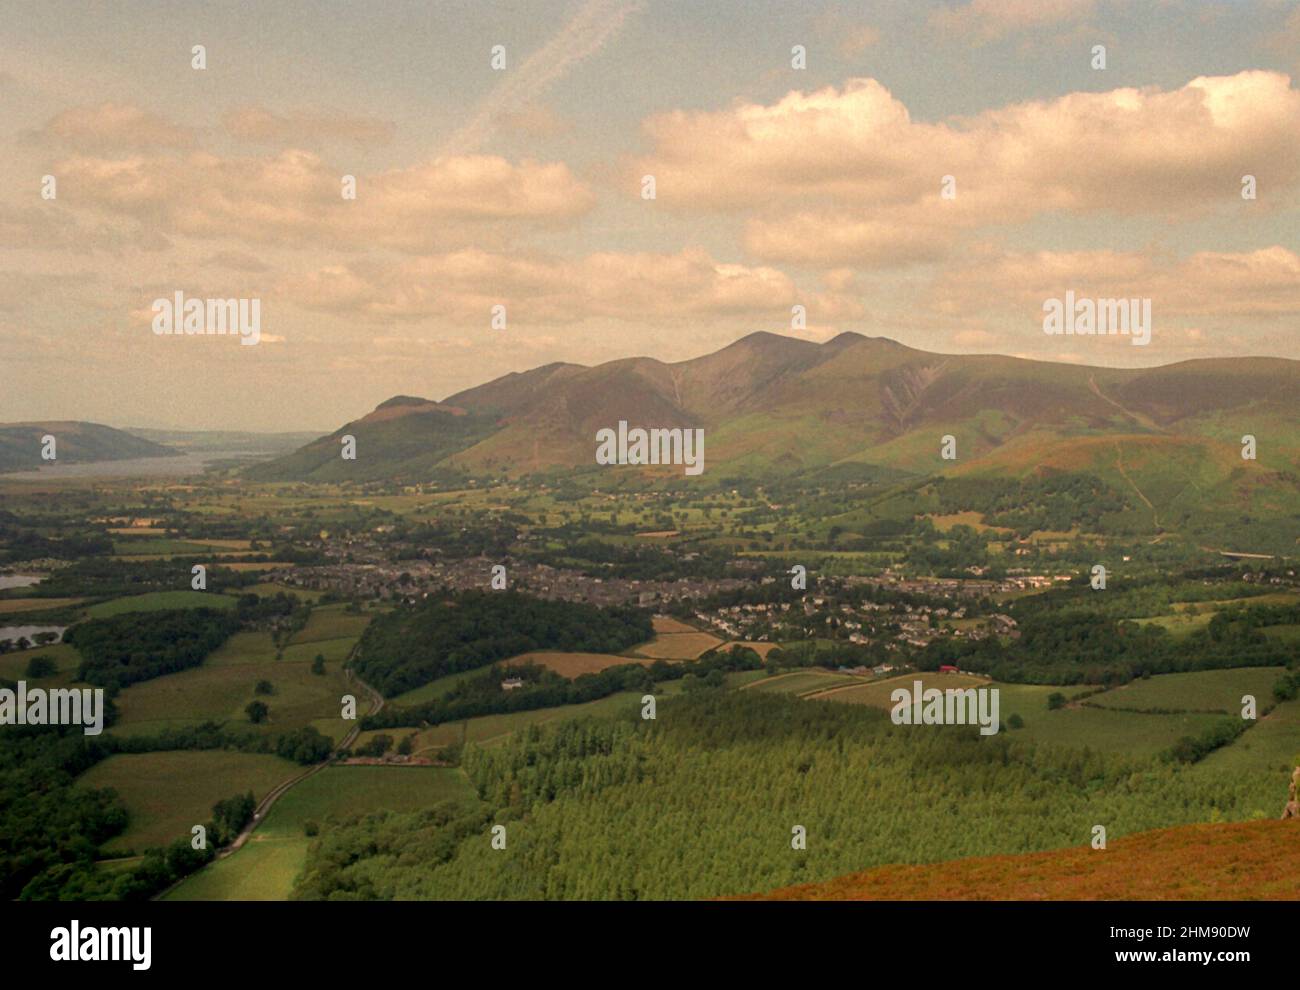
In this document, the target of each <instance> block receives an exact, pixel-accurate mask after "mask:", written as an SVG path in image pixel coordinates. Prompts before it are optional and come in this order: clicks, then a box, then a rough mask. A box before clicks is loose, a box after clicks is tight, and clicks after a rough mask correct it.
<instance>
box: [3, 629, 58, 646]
mask: <svg viewBox="0 0 1300 990" xmlns="http://www.w3.org/2000/svg"><path fill="white" fill-rule="evenodd" d="M67 628H68V627H67V626H0V641H4V640H8V641H9V642H11V643H14V642H17V641H18V640H20V639H26V640H27V641H28V642H31V641H32V637H33V636H35V635H36V634H37V633H43V632H52V633H58V634H59V638H58V639H56V640H55V641H54V642H56V643H58V642H60V641H61V640H62V639H63V631H64V630H65V629H67Z"/></svg>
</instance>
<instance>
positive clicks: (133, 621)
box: [64, 608, 240, 688]
mask: <svg viewBox="0 0 1300 990" xmlns="http://www.w3.org/2000/svg"><path fill="white" fill-rule="evenodd" d="M239 625H240V623H239V619H238V618H237V617H236V616H234V615H231V614H230V613H229V612H222V611H218V610H216V609H211V608H189V609H166V610H160V611H156V612H151V613H150V614H149V621H148V622H141V621H140V616H139V615H135V614H132V613H129V612H128V613H126V614H124V615H115V616H112V617H110V618H105V619H91V620H89V621H88V622H83V623H81V624H79V625H76V626H73V627H72V628H71V629H69V630H68V631H67V633H66V634H65V636H64V639H65V640H66V641H67V642H68V643H71V644H72V645H73V646H74V647H76V649H77V652H78V653H79V654H81V666H80V668H79V670H78V672H77V680H79V681H86V682H87V683H89V684H95V685H98V686H99V687H106V688H124V687H126V686H127V685H128V684H135V683H136V682H137V681H145V680H148V679H149V678H151V677H160V676H162V675H163V674H174V673H176V672H177V671H178V670H185V669H186V668H187V667H195V666H198V665H199V664H200V663H202V662H203V658H204V657H206V656H207V655H208V654H209V653H211V652H212V651H213V650H215V649H216V648H217V647H218V646H220V645H221V644H222V643H224V642H225V641H226V638H227V637H229V636H230V635H231V634H232V633H233V632H235V630H237V629H238V628H239Z"/></svg>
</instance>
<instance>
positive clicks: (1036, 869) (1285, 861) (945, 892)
mask: <svg viewBox="0 0 1300 990" xmlns="http://www.w3.org/2000/svg"><path fill="white" fill-rule="evenodd" d="M1190 864H1195V868H1190ZM742 899H743V900H780V901H858V900H870V901H894V900H922V901H924V900H962V901H980V900H1030V901H1033V900H1069V901H1111V900H1137V901H1148V900H1150V901H1159V900H1187V901H1199V900H1300V822H1294V821H1258V822H1238V823H1234V824H1230V825H1228V824H1215V825H1186V826H1183V827H1182V828H1169V829H1161V830H1159V831H1155V832H1143V833H1140V834H1138V835H1130V836H1126V837H1125V838H1122V839H1116V840H1115V841H1113V842H1111V843H1110V844H1109V845H1108V847H1107V848H1106V849H1104V850H1097V849H1092V848H1091V847H1089V846H1083V847H1073V848H1069V849H1056V850H1052V851H1049V852H1039V853H1029V854H1026V855H1022V856H981V857H978V858H972V859H961V860H956V861H954V862H948V863H932V864H929V865H925V866H884V867H880V868H878V869H874V870H866V871H864V872H862V873H853V874H850V875H849V876H845V877H839V878H837V879H835V880H829V881H826V882H825V883H805V884H799V885H797V886H793V887H783V888H780V889H778V890H774V891H771V892H770V893H767V894H751V895H748V896H747V897H744V898H742Z"/></svg>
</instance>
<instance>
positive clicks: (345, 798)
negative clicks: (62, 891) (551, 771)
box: [166, 766, 477, 901]
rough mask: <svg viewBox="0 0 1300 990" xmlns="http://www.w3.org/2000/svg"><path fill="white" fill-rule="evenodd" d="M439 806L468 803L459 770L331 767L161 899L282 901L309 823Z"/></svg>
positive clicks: (471, 796) (301, 856)
mask: <svg viewBox="0 0 1300 990" xmlns="http://www.w3.org/2000/svg"><path fill="white" fill-rule="evenodd" d="M446 800H462V801H475V800H477V795H475V793H474V789H473V788H472V787H471V786H470V784H469V781H468V780H467V779H466V778H465V775H464V774H463V773H462V772H461V771H460V770H458V769H453V768H443V767H362V766H357V767H344V766H333V767H328V768H327V769H325V770H323V771H321V772H320V773H318V774H315V775H313V776H311V777H308V778H307V779H306V780H304V781H303V782H302V783H300V784H295V785H294V786H293V787H292V788H291V789H290V790H289V791H287V792H286V793H285V795H284V796H283V797H282V798H280V799H279V800H278V801H276V802H275V804H274V805H272V807H271V810H270V812H269V813H268V814H267V817H266V820H265V821H264V822H262V824H261V825H259V826H258V828H257V830H256V831H255V832H254V833H253V834H252V836H251V837H250V838H249V841H248V842H246V843H245V844H244V846H243V847H242V848H241V849H240V850H239V851H238V852H235V853H233V854H232V855H230V856H228V857H226V858H225V859H222V860H218V861H216V862H213V863H210V864H209V865H208V866H206V867H205V868H204V869H202V870H200V871H199V872H198V873H195V874H194V875H192V876H190V877H188V878H187V879H186V880H185V881H184V882H182V883H181V885H180V886H179V887H177V888H176V889H175V890H173V891H172V892H171V893H170V894H168V895H167V898H166V899H167V900H190V901H205V900H222V901H230V900H249V901H256V900H283V899H285V898H287V897H288V896H289V893H290V892H291V891H292V889H293V882H294V879H295V878H296V877H297V875H298V873H299V871H300V870H301V869H302V866H303V863H304V862H305V860H306V856H307V847H308V846H309V845H310V843H311V841H312V840H311V839H310V838H308V837H307V835H306V833H305V831H304V826H305V824H306V823H307V822H308V821H315V822H317V823H319V824H323V823H325V822H326V820H327V819H330V818H347V817H348V816H350V815H357V814H364V813H366V812H370V811H379V810H390V811H416V810H419V809H420V808H426V807H429V806H431V805H434V804H437V803H438V802H440V801H446Z"/></svg>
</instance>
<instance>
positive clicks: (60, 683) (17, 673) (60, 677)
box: [0, 643, 81, 688]
mask: <svg viewBox="0 0 1300 990" xmlns="http://www.w3.org/2000/svg"><path fill="white" fill-rule="evenodd" d="M32 657H49V658H50V659H51V660H53V661H54V663H55V665H56V666H57V667H58V673H56V674H55V675H54V676H53V677H46V678H42V679H41V680H37V681H32V680H28V678H27V673H26V671H27V664H28V663H29V662H30V661H31V659H32ZM80 664H81V655H80V654H79V653H77V651H76V650H75V649H74V648H73V647H72V646H71V645H69V644H68V643H55V644H53V645H52V646H38V647H36V648H34V649H30V650H23V651H21V652H19V653H5V654H2V655H0V678H4V679H5V680H9V681H27V682H28V684H30V685H31V686H32V687H43V688H49V687H66V686H68V685H69V684H72V683H73V678H74V677H76V676H77V667H78V666H80Z"/></svg>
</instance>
